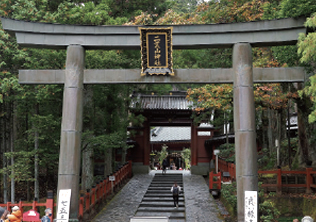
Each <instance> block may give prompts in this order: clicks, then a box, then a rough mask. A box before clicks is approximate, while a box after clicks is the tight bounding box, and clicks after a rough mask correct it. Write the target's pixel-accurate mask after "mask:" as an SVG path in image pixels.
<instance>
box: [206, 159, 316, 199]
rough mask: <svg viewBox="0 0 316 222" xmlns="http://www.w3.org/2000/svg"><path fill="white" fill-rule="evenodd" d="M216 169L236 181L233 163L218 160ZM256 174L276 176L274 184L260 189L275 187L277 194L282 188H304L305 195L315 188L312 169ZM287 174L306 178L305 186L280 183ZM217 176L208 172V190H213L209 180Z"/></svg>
mask: <svg viewBox="0 0 316 222" xmlns="http://www.w3.org/2000/svg"><path fill="white" fill-rule="evenodd" d="M218 169H219V174H220V175H221V173H222V172H229V174H230V178H231V179H232V180H235V179H236V167H235V164H234V163H229V162H226V161H225V160H223V159H218ZM258 174H276V181H277V183H276V184H262V187H276V190H277V192H278V193H280V192H282V187H293V188H298V187H301V188H306V193H311V192H312V189H311V188H316V184H314V183H313V174H316V171H313V169H312V168H306V170H305V171H295V170H281V169H277V170H264V171H263V170H259V171H258ZM289 174H300V175H305V176H306V180H305V181H306V183H305V184H284V183H282V175H289ZM214 176H217V174H213V172H210V183H209V188H210V189H213V185H214V182H212V183H211V178H213V177H214Z"/></svg>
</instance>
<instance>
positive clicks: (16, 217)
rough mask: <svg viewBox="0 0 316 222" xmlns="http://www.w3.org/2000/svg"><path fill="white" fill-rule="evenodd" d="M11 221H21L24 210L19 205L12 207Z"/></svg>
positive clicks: (9, 216)
mask: <svg viewBox="0 0 316 222" xmlns="http://www.w3.org/2000/svg"><path fill="white" fill-rule="evenodd" d="M8 218H9V220H10V222H21V221H22V212H21V210H20V208H19V207H18V206H14V207H12V213H11V214H10V215H8Z"/></svg>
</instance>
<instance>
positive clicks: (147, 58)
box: [139, 27, 174, 76]
mask: <svg viewBox="0 0 316 222" xmlns="http://www.w3.org/2000/svg"><path fill="white" fill-rule="evenodd" d="M139 31H140V39H141V54H142V72H141V76H144V75H174V72H173V68H172V66H173V64H172V27H170V28H139Z"/></svg>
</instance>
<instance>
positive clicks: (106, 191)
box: [0, 161, 132, 222]
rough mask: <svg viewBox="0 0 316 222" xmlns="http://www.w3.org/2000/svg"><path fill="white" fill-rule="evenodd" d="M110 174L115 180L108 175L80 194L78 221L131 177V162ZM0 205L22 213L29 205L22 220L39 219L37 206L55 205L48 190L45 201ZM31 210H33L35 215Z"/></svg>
mask: <svg viewBox="0 0 316 222" xmlns="http://www.w3.org/2000/svg"><path fill="white" fill-rule="evenodd" d="M111 176H114V177H115V181H113V182H111V181H110V180H109V177H107V178H105V179H104V180H103V181H99V183H97V184H96V186H95V187H93V188H92V189H91V190H87V192H86V193H84V194H81V197H80V200H79V216H78V219H79V221H80V222H81V221H82V222H83V221H86V219H87V218H91V217H92V216H91V215H94V213H95V211H94V210H93V209H94V208H95V207H96V205H99V204H101V203H102V202H103V201H105V200H106V198H107V197H109V196H110V195H111V194H112V192H113V191H115V190H117V189H119V188H120V187H122V185H123V183H125V182H126V181H127V180H128V178H131V177H132V162H131V161H129V162H128V163H126V164H124V166H122V167H121V168H120V169H118V170H117V171H116V172H114V173H113V174H112V175H111ZM0 206H1V207H5V208H6V209H7V210H8V211H11V208H12V207H13V206H19V208H20V209H21V211H22V213H23V211H24V207H31V208H32V209H31V210H29V211H27V212H25V213H23V221H40V220H39V218H40V215H39V213H38V211H39V210H38V207H45V208H51V209H54V207H56V203H55V202H54V198H53V192H52V191H49V192H47V200H46V203H38V202H37V201H33V203H24V202H22V201H20V202H19V203H18V204H14V203H10V202H8V203H6V204H0ZM30 212H31V214H30ZM33 212H35V215H34V213H33ZM52 212H53V213H54V212H55V211H54V210H53V211H52ZM24 216H25V217H24ZM53 218H54V215H52V216H51V217H50V220H51V221H53Z"/></svg>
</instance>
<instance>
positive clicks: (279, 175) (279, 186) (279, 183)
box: [277, 169, 282, 194]
mask: <svg viewBox="0 0 316 222" xmlns="http://www.w3.org/2000/svg"><path fill="white" fill-rule="evenodd" d="M277 172H278V173H277V193H278V194H282V171H281V169H278V170H277Z"/></svg>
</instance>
